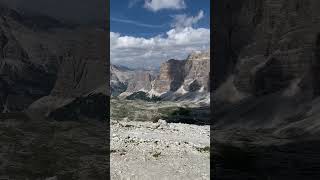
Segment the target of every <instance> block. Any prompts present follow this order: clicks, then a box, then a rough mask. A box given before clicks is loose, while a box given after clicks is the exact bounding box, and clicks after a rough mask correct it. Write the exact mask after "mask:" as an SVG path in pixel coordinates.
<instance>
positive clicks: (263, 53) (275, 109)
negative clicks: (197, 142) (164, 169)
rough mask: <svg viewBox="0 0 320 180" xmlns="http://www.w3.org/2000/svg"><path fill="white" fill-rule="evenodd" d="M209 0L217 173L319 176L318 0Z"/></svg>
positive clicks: (257, 176) (227, 175) (222, 175)
mask: <svg viewBox="0 0 320 180" xmlns="http://www.w3.org/2000/svg"><path fill="white" fill-rule="evenodd" d="M215 3H216V4H215V7H216V9H215V11H214V13H215V14H214V17H215V21H214V22H215V24H214V25H215V27H216V34H215V35H214V40H213V41H214V42H215V44H216V45H215V47H214V49H213V50H214V52H213V54H214V57H213V60H214V64H215V66H212V69H213V77H212V79H211V81H212V84H213V91H212V101H211V107H214V109H213V112H214V114H213V120H214V134H215V136H214V139H215V141H214V142H215V144H214V145H213V147H215V158H216V162H217V163H216V165H217V167H216V173H215V174H216V176H217V178H220V179H232V178H234V177H237V178H238V179H248V177H249V178H251V179H305V178H306V177H308V178H307V179H318V178H319V177H320V174H319V173H318V172H319V171H318V170H319V167H320V164H319V163H318V162H319V161H318V159H319V156H318V155H316V152H317V151H318V149H319V141H318V140H319V138H318V136H317V135H318V133H319V126H318V124H319V118H318V115H317V114H318V113H319V111H318V107H319V104H318V101H319V93H318V91H319V90H318V89H319V86H318V84H319V82H318V79H319V74H318V61H319V55H318V54H319V42H320V41H319V32H320V21H319V20H320V19H319V16H320V14H319V7H320V4H319V1H316V0H308V1H299V0H294V1H286V0H280V1H275V0H258V1H249V0H240V1H235V0H228V1H219V2H215ZM306 149H308V150H306ZM231 161H233V162H236V161H241V162H244V161H246V162H249V163H246V164H234V165H231V164H230V162H231ZM279 169H283V171H281V172H279V171H278V170H279Z"/></svg>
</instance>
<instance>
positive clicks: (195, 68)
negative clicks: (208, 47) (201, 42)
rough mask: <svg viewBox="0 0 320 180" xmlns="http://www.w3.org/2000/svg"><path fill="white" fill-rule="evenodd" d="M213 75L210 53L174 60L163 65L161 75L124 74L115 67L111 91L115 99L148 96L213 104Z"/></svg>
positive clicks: (145, 72)
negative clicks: (211, 100)
mask: <svg viewBox="0 0 320 180" xmlns="http://www.w3.org/2000/svg"><path fill="white" fill-rule="evenodd" d="M209 73H210V55H209V52H200V53H199V52H197V53H192V54H191V55H190V56H189V57H188V58H187V59H186V60H175V59H170V60H168V61H167V62H165V63H163V64H162V65H161V67H160V70H159V72H157V71H151V70H128V69H124V70H120V68H117V66H111V77H112V78H111V79H112V81H111V89H112V90H113V93H112V94H113V95H120V97H129V96H130V97H132V96H131V95H133V94H134V93H137V92H145V94H146V95H147V96H149V97H153V96H155V97H159V98H161V99H163V100H174V101H176V100H192V101H203V102H206V103H209V97H210V96H209ZM125 88H126V90H124V89H125ZM119 92H121V93H119ZM140 96H141V94H140V95H139V97H140ZM145 99H147V98H145Z"/></svg>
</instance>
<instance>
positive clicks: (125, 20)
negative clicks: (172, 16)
mask: <svg viewBox="0 0 320 180" xmlns="http://www.w3.org/2000/svg"><path fill="white" fill-rule="evenodd" d="M110 20H111V21H114V22H121V23H127V24H133V25H136V26H141V27H147V28H161V27H163V26H164V24H163V25H154V24H145V23H141V22H138V21H133V20H130V19H120V18H113V17H111V18H110Z"/></svg>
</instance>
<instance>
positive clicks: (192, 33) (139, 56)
mask: <svg viewBox="0 0 320 180" xmlns="http://www.w3.org/2000/svg"><path fill="white" fill-rule="evenodd" d="M203 16H204V13H203V11H202V10H201V11H200V12H199V13H198V15H196V16H194V17H192V16H191V17H188V16H186V15H183V16H174V17H173V23H172V27H173V28H172V29H170V30H168V31H167V32H165V33H164V34H160V35H157V36H154V37H150V38H144V37H134V36H126V35H122V34H119V33H116V32H110V48H111V63H113V64H120V65H124V66H128V67H136V68H158V67H159V66H160V65H161V63H163V62H165V61H167V60H169V59H180V60H182V59H185V58H186V57H187V56H188V55H189V54H190V53H192V52H195V51H206V50H208V49H209V48H210V29H207V28H194V27H193V25H194V24H196V23H197V22H198V21H199V20H200V19H201V18H203ZM182 20H185V21H186V22H185V23H183V22H182Z"/></svg>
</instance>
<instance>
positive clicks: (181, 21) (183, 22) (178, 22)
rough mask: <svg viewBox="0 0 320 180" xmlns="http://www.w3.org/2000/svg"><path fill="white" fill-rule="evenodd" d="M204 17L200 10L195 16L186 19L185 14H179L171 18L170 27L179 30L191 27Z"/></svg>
mask: <svg viewBox="0 0 320 180" xmlns="http://www.w3.org/2000/svg"><path fill="white" fill-rule="evenodd" d="M203 17H204V13H203V11H202V10H200V11H199V13H198V15H197V16H190V17H188V16H187V15H186V14H179V15H175V16H173V18H174V19H173V23H172V24H171V26H172V27H174V28H177V29H181V28H185V27H191V26H192V25H194V24H196V23H198V21H199V20H201V19H202V18H203Z"/></svg>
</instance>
